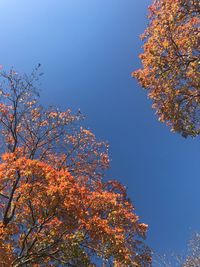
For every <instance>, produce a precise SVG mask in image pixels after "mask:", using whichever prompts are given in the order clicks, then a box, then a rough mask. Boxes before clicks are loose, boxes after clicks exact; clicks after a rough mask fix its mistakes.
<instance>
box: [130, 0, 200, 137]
mask: <svg viewBox="0 0 200 267" xmlns="http://www.w3.org/2000/svg"><path fill="white" fill-rule="evenodd" d="M148 18H149V25H148V27H147V29H146V30H145V32H144V34H143V35H142V39H143V40H144V46H143V49H144V51H143V53H142V54H141V55H140V59H141V62H142V68H141V69H139V70H137V71H135V72H133V76H134V77H136V78H137V79H138V81H139V82H140V84H141V85H142V86H143V87H144V88H145V89H147V90H148V93H149V94H148V95H149V97H150V98H151V99H152V100H153V108H154V109H155V110H156V113H157V115H158V117H159V120H160V121H161V122H165V123H166V124H167V125H169V126H170V127H171V129H172V131H176V132H180V133H181V134H182V135H183V136H185V137H186V136H188V135H191V136H195V135H198V134H200V91H199V89H200V72H199V70H200V69H199V64H200V53H199V51H200V49H199V44H200V31H199V23H200V2H199V0H155V1H154V2H153V4H152V5H151V6H150V7H149V16H148Z"/></svg>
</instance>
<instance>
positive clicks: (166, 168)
mask: <svg viewBox="0 0 200 267" xmlns="http://www.w3.org/2000/svg"><path fill="white" fill-rule="evenodd" d="M150 2H151V1H150V0H148V1H146V0H138V1H136V0H135V1H134V0H109V1H108V0H101V1H100V0H50V1H49V0H42V1H33V0H29V1H27V0H12V1H11V0H6V1H3V0H0V10H1V16H0V35H1V41H0V64H2V65H3V66H4V67H5V68H6V69H7V68H9V67H11V66H14V67H15V69H17V70H18V71H19V72H30V71H31V70H32V68H33V67H34V66H35V65H37V63H41V64H42V69H43V71H44V73H45V75H44V76H43V78H42V84H41V89H42V93H41V101H42V103H43V104H45V105H47V104H53V105H56V106H59V107H61V108H66V107H67V108H68V107H70V108H71V109H72V110H73V111H76V110H77V109H78V108H80V109H81V111H82V113H84V114H85V115H86V116H87V120H86V124H87V125H88V127H89V128H90V129H92V130H93V131H94V132H95V134H96V136H97V137H98V138H100V139H103V140H106V141H108V142H109V143H110V155H111V158H112V162H111V170H110V171H109V177H110V178H116V179H119V180H120V181H121V182H122V183H123V184H125V185H126V186H127V188H128V193H129V196H130V197H131V199H132V201H133V203H134V204H135V207H136V212H137V214H138V215H139V216H140V217H141V220H142V221H143V222H145V223H147V224H149V232H148V239H147V242H148V244H149V245H150V246H151V247H152V248H153V249H155V250H156V251H158V252H166V251H172V250H175V251H177V252H181V251H183V250H184V249H185V248H186V242H187V240H188V239H189V237H190V236H191V233H192V232H193V231H199V230H200V212H199V206H200V194H199V188H200V179H199V166H200V165H199V161H200V150H199V147H200V146H199V138H196V139H183V138H182V137H181V136H179V135H177V134H173V133H171V132H170V131H169V128H167V127H166V126H165V125H163V124H161V123H159V122H158V121H157V118H156V116H155V114H154V111H153V110H152V109H151V103H150V101H149V100H148V99H147V97H146V92H145V91H144V90H142V89H141V88H140V87H139V86H138V84H137V82H136V81H135V80H133V79H132V78H131V75H130V74H131V72H132V71H133V70H135V69H137V68H138V67H139V66H140V63H139V60H138V57H137V56H138V54H139V53H140V52H141V45H142V43H141V41H140V39H139V35H140V34H141V33H142V32H143V30H144V28H145V26H146V22H147V21H146V13H147V6H148V5H149V4H150Z"/></svg>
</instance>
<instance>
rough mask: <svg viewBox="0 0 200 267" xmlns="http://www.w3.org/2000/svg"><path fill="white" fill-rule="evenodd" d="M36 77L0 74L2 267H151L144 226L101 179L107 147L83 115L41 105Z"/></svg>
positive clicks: (117, 189)
mask: <svg viewBox="0 0 200 267" xmlns="http://www.w3.org/2000/svg"><path fill="white" fill-rule="evenodd" d="M37 71H38V69H36V70H35V71H34V72H33V73H32V74H31V75H30V76H26V75H22V76H21V75H19V74H17V73H16V72H15V71H14V70H11V71H10V72H8V73H6V72H2V73H1V81H2V83H1V91H0V92H1V99H0V131H1V161H0V264H1V266H5V267H8V266H14V267H18V266H102V265H103V266H120V267H121V266H144V267H146V266H151V256H150V251H149V249H148V248H147V247H146V246H145V244H144V243H143V238H145V235H146V230H147V225H146V224H143V223H140V222H139V218H138V216H137V215H136V214H135V211H134V207H133V205H132V203H131V202H130V200H129V199H128V198H127V196H126V190H125V188H124V187H123V186H122V185H121V184H120V183H118V182H117V181H113V180H112V181H105V182H104V181H103V177H104V175H105V170H106V169H107V168H108V167H109V157H108V145H107V144H105V143H104V142H101V141H98V140H97V139H96V138H95V135H94V134H93V133H92V132H91V131H89V130H88V129H85V128H83V127H80V122H81V121H82V119H83V116H82V114H81V113H80V112H78V113H77V114H72V113H71V111H70V110H67V111H64V112H62V111H59V110H58V109H55V108H53V107H50V108H44V107H42V106H41V105H39V102H38V100H39V98H38V97H39V96H38V93H37V90H36V89H35V86H34V84H35V81H36V80H37V77H38V76H37V75H38V74H37Z"/></svg>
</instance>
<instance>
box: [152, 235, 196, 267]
mask: <svg viewBox="0 0 200 267" xmlns="http://www.w3.org/2000/svg"><path fill="white" fill-rule="evenodd" d="M153 258H154V263H155V266H161V267H175V266H177V267H178V266H179V267H180V266H181V267H198V266H200V234H199V233H195V234H194V235H193V236H192V238H191V239H190V240H189V242H188V249H187V252H186V254H185V255H177V254H176V253H172V254H171V255H169V254H164V255H158V254H157V253H155V255H154V257H153Z"/></svg>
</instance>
